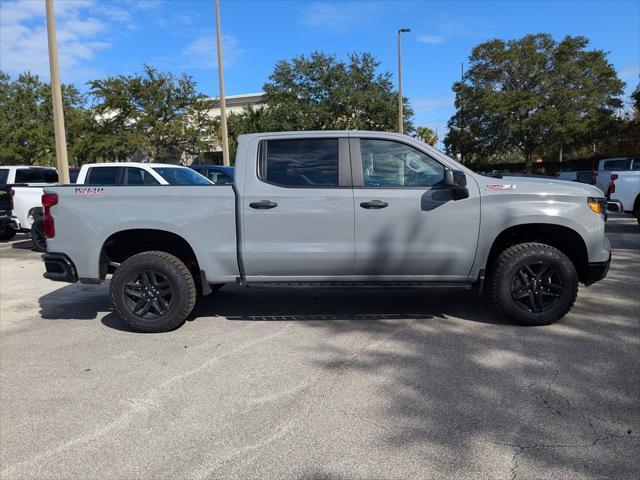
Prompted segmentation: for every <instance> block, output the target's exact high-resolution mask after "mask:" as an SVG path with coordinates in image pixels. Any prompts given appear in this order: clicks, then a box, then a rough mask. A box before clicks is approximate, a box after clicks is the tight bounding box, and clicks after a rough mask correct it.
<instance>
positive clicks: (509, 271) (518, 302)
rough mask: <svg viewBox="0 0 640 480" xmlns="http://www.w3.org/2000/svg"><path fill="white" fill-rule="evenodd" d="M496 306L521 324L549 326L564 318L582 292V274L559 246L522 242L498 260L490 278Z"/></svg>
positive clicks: (492, 295) (493, 300) (501, 255)
mask: <svg viewBox="0 0 640 480" xmlns="http://www.w3.org/2000/svg"><path fill="white" fill-rule="evenodd" d="M490 295H491V300H492V302H493V304H494V306H495V307H496V308H497V309H498V310H500V311H501V312H502V313H504V314H506V315H507V316H508V317H510V318H511V319H513V320H515V321H516V322H517V323H520V324H523V325H548V324H550V323H553V322H555V321H557V320H559V319H560V318H562V317H564V316H565V315H566V314H567V312H569V310H570V309H571V307H572V306H573V303H574V302H575V300H576V297H577V295H578V273H577V272H576V269H575V266H574V265H573V263H572V262H571V260H569V258H568V257H567V256H566V255H565V254H564V253H562V252H561V251H560V250H558V249H557V248H554V247H552V246H550V245H545V244H542V243H521V244H518V245H514V246H512V247H510V248H507V249H506V250H505V251H504V252H502V253H501V254H500V255H499V256H498V258H497V259H496V261H495V263H494V265H493V268H492V272H491V279H490Z"/></svg>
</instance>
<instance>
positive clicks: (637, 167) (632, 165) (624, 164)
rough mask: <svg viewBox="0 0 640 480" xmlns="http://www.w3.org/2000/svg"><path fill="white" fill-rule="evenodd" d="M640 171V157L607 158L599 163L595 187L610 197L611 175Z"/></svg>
mask: <svg viewBox="0 0 640 480" xmlns="http://www.w3.org/2000/svg"><path fill="white" fill-rule="evenodd" d="M629 171H636V172H637V171H640V157H620V158H605V159H604V160H600V161H599V162H598V171H597V172H596V181H595V185H596V186H597V187H598V188H599V189H600V190H602V191H603V192H604V193H605V195H607V196H609V193H610V192H609V187H610V186H611V175H612V174H613V173H618V174H619V172H629Z"/></svg>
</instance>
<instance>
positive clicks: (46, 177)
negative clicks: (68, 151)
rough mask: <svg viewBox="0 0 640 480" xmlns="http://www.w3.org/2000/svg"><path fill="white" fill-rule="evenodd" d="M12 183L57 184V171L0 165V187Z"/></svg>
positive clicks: (50, 168)
mask: <svg viewBox="0 0 640 480" xmlns="http://www.w3.org/2000/svg"><path fill="white" fill-rule="evenodd" d="M14 183H26V184H28V185H37V184H49V183H58V171H57V170H56V169H55V168H52V167H34V166H29V165H12V166H10V165H6V166H5V165H1V166H0V185H7V184H9V185H11V184H14Z"/></svg>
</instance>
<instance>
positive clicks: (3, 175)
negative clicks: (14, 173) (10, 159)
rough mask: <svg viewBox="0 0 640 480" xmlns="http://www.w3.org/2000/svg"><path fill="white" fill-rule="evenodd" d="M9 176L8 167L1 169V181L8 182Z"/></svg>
mask: <svg viewBox="0 0 640 480" xmlns="http://www.w3.org/2000/svg"><path fill="white" fill-rule="evenodd" d="M7 178H9V170H8V169H6V168H2V169H0V183H7Z"/></svg>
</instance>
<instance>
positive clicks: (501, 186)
mask: <svg viewBox="0 0 640 480" xmlns="http://www.w3.org/2000/svg"><path fill="white" fill-rule="evenodd" d="M515 189H516V185H505V184H503V183H491V184H489V185H487V190H515Z"/></svg>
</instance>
